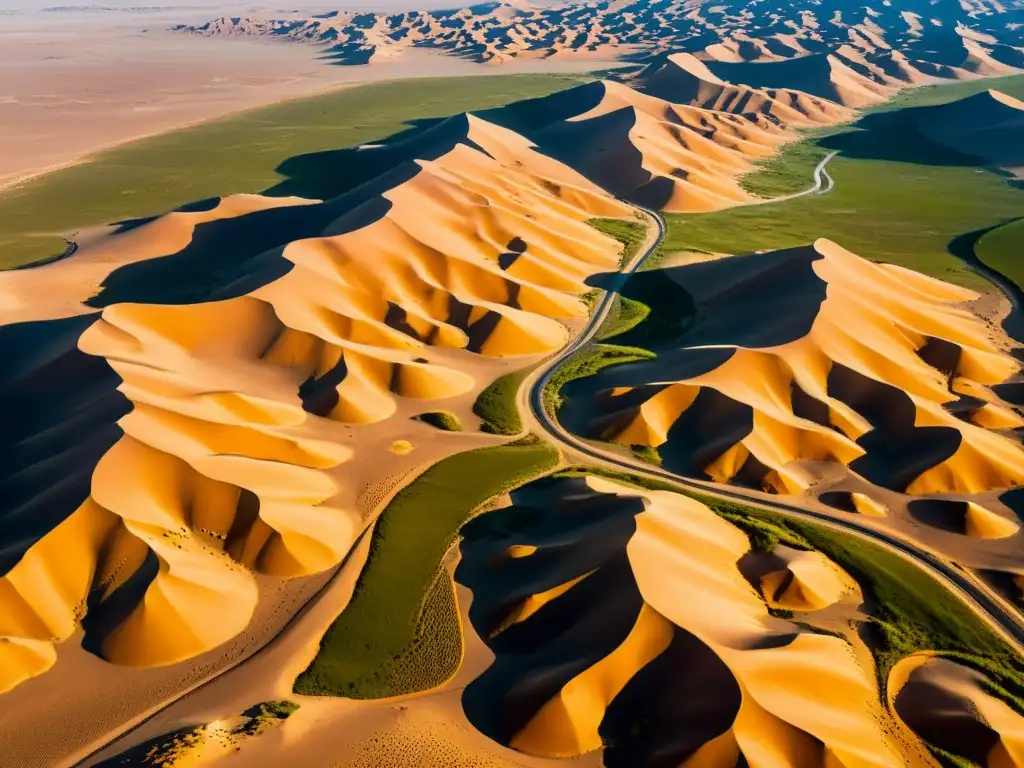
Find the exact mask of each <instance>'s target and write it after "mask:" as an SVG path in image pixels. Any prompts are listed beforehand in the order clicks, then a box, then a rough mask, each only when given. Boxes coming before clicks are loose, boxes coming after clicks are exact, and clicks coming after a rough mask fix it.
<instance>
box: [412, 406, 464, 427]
mask: <svg viewBox="0 0 1024 768" xmlns="http://www.w3.org/2000/svg"><path fill="white" fill-rule="evenodd" d="M416 418H417V419H419V420H420V421H422V422H423V423H424V424H429V425H430V426H432V427H434V428H436V429H440V430H442V431H444V432H461V431H462V422H461V421H459V417H458V416H456V415H455V414H454V413H451V412H450V411H430V412H429V413H421V414H420V415H419V416H417V417H416Z"/></svg>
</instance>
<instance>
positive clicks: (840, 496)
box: [818, 491, 857, 514]
mask: <svg viewBox="0 0 1024 768" xmlns="http://www.w3.org/2000/svg"><path fill="white" fill-rule="evenodd" d="M818 501H820V502H821V503H822V504H825V505H826V506H829V507H832V509H838V510H840V511H842V512H850V513H851V514H857V507H856V506H855V505H854V503H853V495H852V494H851V493H850V492H849V491H826V492H825V493H823V494H821V495H820V496H818Z"/></svg>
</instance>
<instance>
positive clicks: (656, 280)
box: [616, 270, 696, 349]
mask: <svg viewBox="0 0 1024 768" xmlns="http://www.w3.org/2000/svg"><path fill="white" fill-rule="evenodd" d="M622 296H623V298H624V299H626V300H628V301H633V302H638V303H640V304H641V305H642V306H644V307H647V308H648V309H649V311H648V312H647V313H646V314H645V315H644V317H643V318H642V319H641V321H640V322H637V323H634V324H633V325H632V326H631V327H630V328H628V329H623V330H622V331H620V332H619V333H618V335H617V338H616V343H618V344H622V345H624V346H632V347H643V348H644V349H657V347H658V346H659V345H661V344H667V343H671V342H673V341H675V340H676V339H678V338H679V337H680V336H681V335H682V334H683V333H684V332H685V331H686V329H687V328H688V327H689V326H690V323H692V322H693V320H694V317H695V316H696V307H695V305H694V302H693V296H691V295H690V293H689V291H687V290H686V288H684V287H683V286H682V285H680V284H679V283H677V282H676V281H675V280H673V279H672V278H671V277H669V276H668V275H667V274H666V273H665V272H664V271H661V270H654V271H651V272H637V273H635V274H633V275H630V277H629V280H627V281H626V284H625V285H624V286H623V287H622Z"/></svg>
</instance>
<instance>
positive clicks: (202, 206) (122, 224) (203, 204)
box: [114, 197, 222, 235]
mask: <svg viewBox="0 0 1024 768" xmlns="http://www.w3.org/2000/svg"><path fill="white" fill-rule="evenodd" d="M221 200H222V198H220V197H207V198H205V199H203V200H196V201H195V202H193V203H185V204H184V205H180V206H178V207H177V208H175V209H174V210H173V211H168V213H205V212H206V211H212V210H213V209H214V208H216V207H217V206H218V205H219V204H220V201H221ZM161 215H162V214H158V215H156V216H143V217H141V218H138V219H126V220H125V221H119V222H117V224H116V227H117V228H116V229H115V230H114V234H115V235H120V234H122V233H124V232H131V231H132V230H133V229H138V228H139V227H141V226H142V225H144V224H149V222H151V221H156V220H157V219H158V218H160V216H161Z"/></svg>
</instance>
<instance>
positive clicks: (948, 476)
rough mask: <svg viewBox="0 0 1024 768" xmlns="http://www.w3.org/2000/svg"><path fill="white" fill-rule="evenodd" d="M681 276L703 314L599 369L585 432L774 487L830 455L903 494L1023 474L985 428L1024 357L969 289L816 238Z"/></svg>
mask: <svg viewBox="0 0 1024 768" xmlns="http://www.w3.org/2000/svg"><path fill="white" fill-rule="evenodd" d="M670 274H671V273H670ZM672 276H673V278H674V279H676V280H678V281H679V282H680V283H681V284H683V285H686V286H687V288H688V289H689V290H691V291H693V292H695V293H696V296H697V304H698V313H702V314H704V315H705V320H704V321H703V322H702V323H699V324H698V325H697V326H696V327H695V328H694V329H692V330H691V331H690V332H688V334H687V335H686V336H685V337H684V338H683V339H682V342H683V346H682V347H678V348H675V349H667V350H663V351H661V353H660V354H659V357H658V360H656V361H651V362H646V363H640V364H633V365H629V366H624V367H621V368H615V369H610V370H608V371H607V372H606V373H604V374H602V375H601V376H600V377H598V379H599V381H597V383H595V384H594V385H593V386H594V387H598V386H600V387H601V388H602V391H601V392H600V393H599V394H598V395H597V397H596V400H595V406H596V409H597V410H596V412H595V413H596V414H600V415H599V416H595V417H594V419H593V421H592V422H591V424H590V426H589V428H588V433H589V434H590V435H592V436H601V437H603V438H605V439H610V440H614V441H615V442H618V443H621V444H623V445H649V446H652V447H656V448H658V449H659V450H660V451H661V453H662V456H663V457H664V461H665V465H666V466H668V467H670V468H672V469H674V470H675V471H680V472H684V473H688V474H697V475H704V476H707V477H710V478H712V479H714V480H716V481H718V482H739V483H748V484H753V485H756V486H760V487H764V488H768V489H771V490H774V491H776V492H779V493H791V492H799V491H802V490H803V489H804V488H806V487H807V486H808V484H809V483H810V482H811V481H812V478H813V477H815V476H816V470H815V469H814V466H815V464H819V465H820V463H822V462H827V463H835V464H839V465H847V466H848V467H849V468H850V469H851V470H852V471H853V472H855V473H857V474H860V475H862V476H863V477H865V478H867V479H868V480H870V481H871V482H874V483H876V484H878V485H882V486H885V487H888V488H891V489H894V490H899V491H903V492H906V493H909V494H932V493H943V492H959V493H979V492H983V491H989V490H992V489H997V488H1009V487H1012V486H1015V485H1018V484H1020V483H1021V482H1024V474H1022V473H1024V469H1022V468H1024V451H1022V449H1021V448H1020V446H1019V444H1018V443H1017V442H1016V441H1015V440H1012V439H1010V438H1008V437H1007V436H1004V435H1003V434H1000V432H999V431H998V430H993V429H991V428H989V426H988V425H989V424H990V423H992V422H991V421H990V418H989V416H990V415H991V414H994V413H1005V414H1006V415H1007V416H1008V417H1012V415H1013V411H1012V409H1011V407H1010V406H1009V405H1008V404H1007V403H1005V402H1004V401H1002V400H1001V399H1000V398H999V397H998V396H997V395H996V394H995V393H994V392H993V390H992V387H993V386H994V385H997V384H999V383H1001V382H1003V381H1005V380H1006V379H1008V378H1009V377H1011V376H1012V375H1014V374H1015V373H1017V371H1018V369H1019V364H1018V363H1017V362H1016V361H1015V360H1014V359H1013V358H1012V357H1010V356H1009V355H1007V354H1005V353H1004V352H1002V351H1000V350H999V349H998V348H997V347H996V346H995V345H994V343H993V342H992V341H991V340H990V339H989V337H988V333H987V329H986V328H985V326H984V325H983V324H982V323H981V322H980V321H978V320H977V319H976V318H974V317H973V316H972V315H971V314H970V313H968V312H967V311H966V310H964V309H961V308H959V307H957V306H956V304H957V303H958V302H962V301H965V300H969V299H971V298H973V294H971V293H970V292H969V291H966V290H964V289H961V288H957V287H954V286H952V285H948V284H945V283H941V282H939V281H937V280H934V279H931V278H927V277H924V276H921V275H917V274H914V273H911V272H909V271H907V270H903V269H901V268H898V267H895V266H890V265H884V264H881V265H880V264H873V263H871V262H868V261H866V260H864V259H861V258H859V257H858V256H855V255H854V254H852V253H850V252H848V251H845V250H844V249H842V248H840V247H839V246H837V245H835V244H834V243H831V242H827V241H822V240H819V241H817V242H816V243H814V244H813V245H812V246H807V247H804V248H797V249H792V250H788V251H780V252H774V253H767V254H760V255H752V256H746V257H735V258H732V259H728V260H725V261H719V262H710V263H707V264H698V265H692V266H689V267H683V268H679V269H678V270H677V271H676V273H675V274H673V275H672ZM783 305H784V306H785V307H786V310H785V311H778V310H779V308H781V307H782V306H783ZM702 306H703V307H708V309H707V310H703V311H702V310H701V307H702ZM854 318H856V321H854Z"/></svg>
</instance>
